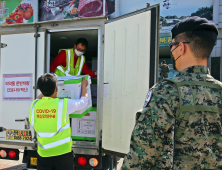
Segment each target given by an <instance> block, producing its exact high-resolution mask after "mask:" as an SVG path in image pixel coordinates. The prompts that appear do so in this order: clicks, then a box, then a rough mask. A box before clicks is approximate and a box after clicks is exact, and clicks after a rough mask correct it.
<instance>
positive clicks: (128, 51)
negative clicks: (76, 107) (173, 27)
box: [102, 5, 159, 156]
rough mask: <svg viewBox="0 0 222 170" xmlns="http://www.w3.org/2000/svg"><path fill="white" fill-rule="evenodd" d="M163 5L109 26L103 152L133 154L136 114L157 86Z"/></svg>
mask: <svg viewBox="0 0 222 170" xmlns="http://www.w3.org/2000/svg"><path fill="white" fill-rule="evenodd" d="M158 37H159V5H154V6H151V7H148V8H145V9H142V10H139V11H135V12H133V13H129V14H127V15H124V16H121V17H118V18H114V19H111V20H108V21H106V23H105V42H104V43H105V49H104V50H105V52H104V84H103V89H104V90H103V126H102V148H103V150H104V152H105V153H109V154H114V155H119V156H122V155H124V154H126V153H128V152H129V146H130V136H131V133H132V130H133V126H134V124H135V116H136V112H137V111H138V110H139V109H141V108H142V107H143V105H144V101H145V98H146V94H147V92H148V91H149V88H150V87H152V86H153V85H154V83H156V82H157V76H158V57H159V55H158V52H159V42H158Z"/></svg>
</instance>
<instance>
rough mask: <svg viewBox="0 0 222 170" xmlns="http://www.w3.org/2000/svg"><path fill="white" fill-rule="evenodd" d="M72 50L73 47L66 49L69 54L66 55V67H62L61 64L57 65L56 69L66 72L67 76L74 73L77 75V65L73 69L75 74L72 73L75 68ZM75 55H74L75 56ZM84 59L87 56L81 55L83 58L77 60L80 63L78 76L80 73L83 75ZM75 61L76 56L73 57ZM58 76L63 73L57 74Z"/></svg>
mask: <svg viewBox="0 0 222 170" xmlns="http://www.w3.org/2000/svg"><path fill="white" fill-rule="evenodd" d="M70 50H73V49H66V50H65V51H66V54H67V56H66V67H65V68H64V67H62V66H61V65H60V66H57V67H56V69H58V70H59V71H61V72H62V73H64V74H65V76H72V75H75V68H76V66H75V67H74V66H73V67H74V71H73V73H74V74H72V75H71V74H70V71H71V70H72V69H73V68H71V57H72V56H71V51H70ZM73 57H74V56H73ZM84 60H85V58H84V56H83V55H82V56H81V58H80V62H79V58H78V60H77V62H76V65H77V64H78V63H79V70H78V73H77V74H76V76H79V75H81V72H82V68H83V65H84ZM73 62H74V58H73ZM60 74H61V73H60ZM57 76H61V75H57Z"/></svg>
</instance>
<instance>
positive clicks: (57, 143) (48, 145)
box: [38, 137, 71, 149]
mask: <svg viewBox="0 0 222 170" xmlns="http://www.w3.org/2000/svg"><path fill="white" fill-rule="evenodd" d="M70 141H71V137H67V138H65V139H62V140H59V141H56V142H52V143H49V144H46V145H41V144H40V143H39V142H38V146H39V147H40V148H42V149H49V148H53V147H55V146H58V145H62V144H65V143H67V142H70Z"/></svg>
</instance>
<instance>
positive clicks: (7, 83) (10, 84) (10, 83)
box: [5, 81, 15, 86]
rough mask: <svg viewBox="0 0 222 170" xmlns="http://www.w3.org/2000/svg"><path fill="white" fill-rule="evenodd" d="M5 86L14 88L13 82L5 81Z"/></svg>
mask: <svg viewBox="0 0 222 170" xmlns="http://www.w3.org/2000/svg"><path fill="white" fill-rule="evenodd" d="M5 85H6V86H15V81H6V82H5Z"/></svg>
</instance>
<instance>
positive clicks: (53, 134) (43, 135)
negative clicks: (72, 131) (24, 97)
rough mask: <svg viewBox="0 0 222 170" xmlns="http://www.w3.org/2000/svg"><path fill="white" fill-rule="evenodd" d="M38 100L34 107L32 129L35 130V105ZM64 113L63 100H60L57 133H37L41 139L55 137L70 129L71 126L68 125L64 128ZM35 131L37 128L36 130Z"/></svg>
mask: <svg viewBox="0 0 222 170" xmlns="http://www.w3.org/2000/svg"><path fill="white" fill-rule="evenodd" d="M37 101H38V100H36V101H35V102H34V104H33V106H32V116H31V122H32V127H33V128H34V115H35V104H36V103H37ZM62 113H63V100H62V99H59V107H58V114H57V132H54V133H46V132H36V133H37V134H38V136H39V137H53V136H55V135H57V134H58V133H59V132H62V131H64V130H66V129H68V128H70V124H69V123H67V124H66V125H65V126H63V127H62ZM34 129H35V128H34Z"/></svg>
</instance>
